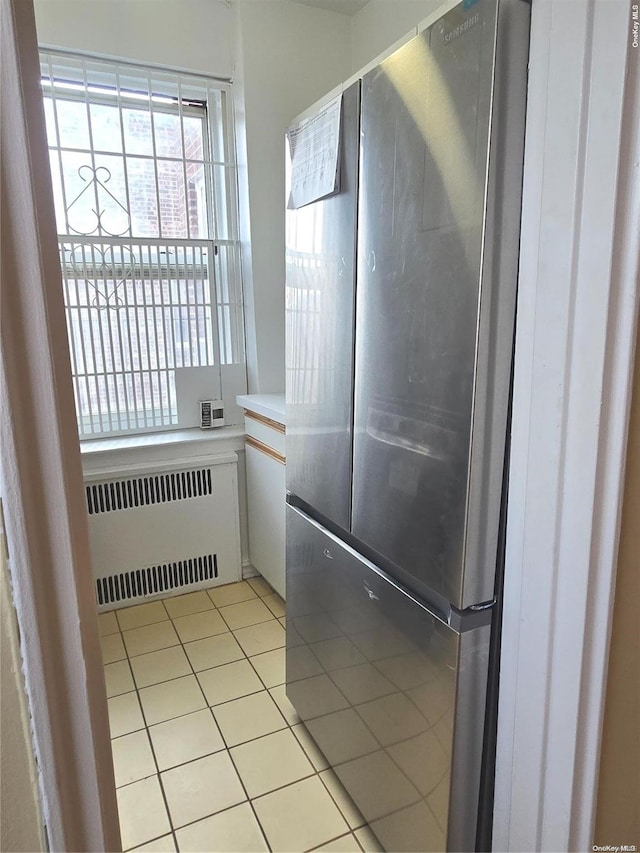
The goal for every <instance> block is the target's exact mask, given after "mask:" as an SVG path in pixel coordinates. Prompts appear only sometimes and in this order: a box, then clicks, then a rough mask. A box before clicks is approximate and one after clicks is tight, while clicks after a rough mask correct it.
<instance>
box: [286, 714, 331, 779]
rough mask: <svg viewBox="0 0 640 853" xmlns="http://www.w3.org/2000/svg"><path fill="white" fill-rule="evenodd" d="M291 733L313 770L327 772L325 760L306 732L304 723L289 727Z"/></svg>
mask: <svg viewBox="0 0 640 853" xmlns="http://www.w3.org/2000/svg"><path fill="white" fill-rule="evenodd" d="M291 731H292V732H293V733H294V735H295V736H296V737H297V738H298V741H299V742H300V745H301V746H302V748H303V749H304V751H305V752H306V754H307V757H308V759H309V761H310V762H311V763H312V764H313V766H314V767H315V769H316V770H317V771H318V772H320V771H321V770H327V769H328V767H329V765H328V764H327V759H326V758H325V757H324V755H323V754H322V753H321V752H320V750H319V749H318V746H317V744H316V742H315V741H314V739H313V738H312V737H311V735H310V734H309V732H308V731H307V730H306V728H305V726H304V723H298V724H297V725H295V726H291Z"/></svg>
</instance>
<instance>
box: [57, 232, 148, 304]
mask: <svg viewBox="0 0 640 853" xmlns="http://www.w3.org/2000/svg"><path fill="white" fill-rule="evenodd" d="M66 260H67V263H68V264H69V266H70V267H71V269H72V270H73V272H74V274H75V277H76V278H77V279H82V280H83V281H86V283H87V284H88V285H89V287H91V288H92V289H93V290H94V292H95V294H96V295H95V297H94V298H93V299H92V300H91V305H92V306H93V307H94V308H98V309H99V310H101V311H104V310H106V309H111V310H113V311H117V310H118V309H120V308H123V307H124V304H125V303H124V300H123V299H122V297H121V296H120V295H119V293H118V290H119V289H120V288H121V287H122V285H123V284H125V282H127V281H131V280H132V279H133V278H134V277H135V272H136V268H137V266H138V259H137V258H136V256H135V255H134V253H133V252H132V251H131V249H130V248H129V247H128V246H103V247H100V246H96V245H92V246H87V245H73V246H72V247H71V249H69V250H67V259H66ZM98 281H102V282H104V287H103V288H101V287H100V286H99V285H98ZM111 283H112V286H110V284H111Z"/></svg>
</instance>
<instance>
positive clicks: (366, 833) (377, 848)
mask: <svg viewBox="0 0 640 853" xmlns="http://www.w3.org/2000/svg"><path fill="white" fill-rule="evenodd" d="M353 834H354V835H355V837H356V838H357V840H358V844H359V845H360V847H362V849H363V850H364V851H365V853H384V848H383V847H382V846H381V845H380V842H379V841H378V839H377V838H376V837H375V835H374V834H373V832H371V830H370V829H369V827H368V826H363V827H362V829H356V831H355V832H354V833H353Z"/></svg>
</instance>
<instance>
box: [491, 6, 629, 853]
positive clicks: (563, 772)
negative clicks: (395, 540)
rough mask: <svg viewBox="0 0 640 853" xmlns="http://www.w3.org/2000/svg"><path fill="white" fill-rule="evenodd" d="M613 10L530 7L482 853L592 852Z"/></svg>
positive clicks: (619, 143)
mask: <svg viewBox="0 0 640 853" xmlns="http://www.w3.org/2000/svg"><path fill="white" fill-rule="evenodd" d="M639 71H640V50H637V49H635V48H633V46H632V41H631V4H630V3H629V2H627V0H580V2H575V0H538V1H537V2H535V3H533V6H532V32H531V54H530V67H529V99H528V110H527V132H526V146H525V169H524V193H523V216H522V232H521V234H522V236H521V263H520V276H519V296H518V315H517V324H516V348H515V373H514V400H513V426H512V444H511V460H510V485H509V506H508V514H507V542H506V565H505V586H504V618H503V635H502V654H501V676H500V677H501V683H500V698H499V710H498V743H497V761H496V796H495V813H494V849H495V850H510V851H524V850H549V851H552V850H589V849H591V845H592V844H593V840H592V839H593V828H594V820H595V802H596V794H597V784H598V764H599V754H600V743H601V733H602V719H603V711H604V697H605V692H606V691H605V688H606V677H607V668H608V649H609V637H610V628H611V614H612V607H613V594H614V586H615V572H616V563H617V547H618V536H619V529H620V514H621V503H622V493H623V486H624V468H625V459H626V440H627V430H628V418H629V406H630V398H631V384H632V380H633V358H634V350H635V341H636V322H637V301H638V258H639V257H640V238H639V235H640V204H639V200H640V177H639V174H638V171H639V170H638V160H639V159H640V146H639V136H638V126H640V103H639V99H638V94H639V86H638V83H639Z"/></svg>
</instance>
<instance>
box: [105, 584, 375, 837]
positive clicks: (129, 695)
mask: <svg viewBox="0 0 640 853" xmlns="http://www.w3.org/2000/svg"><path fill="white" fill-rule="evenodd" d="M99 621H100V633H101V642H102V651H103V658H104V664H105V678H106V684H107V696H108V697H109V698H108V703H109V720H110V725H111V737H112V748H113V762H114V769H115V777H116V787H117V798H118V809H119V814H120V828H121V833H122V844H123V849H124V850H148V851H182V852H183V853H186V851H207V853H214V851H227V853H229V851H261V850H272V851H276V853H284V851H298V852H299V853H301V851H305V850H327V851H360V850H364V851H377V850H379V849H380V847H379V845H378V843H377V841H376V839H375V838H374V836H373V835H372V834H371V832H370V830H369V829H368V828H367V827H366V826H365V825H364V820H363V818H362V815H360V813H359V812H358V810H357V809H356V808H355V806H354V805H353V803H352V801H351V800H350V799H349V797H348V795H347V794H346V793H345V791H344V789H343V788H342V786H341V784H340V782H339V781H338V779H337V777H336V776H335V774H334V773H333V771H331V770H330V769H329V768H328V766H327V763H326V761H325V760H324V758H323V756H322V755H321V753H320V752H319V751H318V749H317V747H316V746H315V744H314V742H313V741H312V739H311V738H310V736H309V734H308V733H307V731H306V729H305V727H304V726H303V725H302V723H301V722H300V720H299V718H298V716H297V715H296V713H295V711H294V709H293V707H292V705H291V704H290V703H289V701H288V700H287V698H286V696H285V690H284V655H285V650H284V642H285V640H284V637H285V632H284V621H285V620H284V603H283V601H282V599H281V598H280V597H279V596H278V595H276V594H275V593H274V591H273V590H272V589H271V587H270V586H269V585H268V584H267V583H266V582H265V581H264V580H263V579H262V578H252V579H250V580H249V581H243V582H242V583H235V584H229V585H227V586H219V587H215V588H213V589H210V590H207V591H199V592H193V593H188V594H186V595H182V596H179V597H176V598H168V599H164V600H162V601H153V602H150V603H148V604H141V605H137V606H134V607H129V608H125V609H122V610H117V611H112V612H110V613H104V614H101V615H100V617H99Z"/></svg>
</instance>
